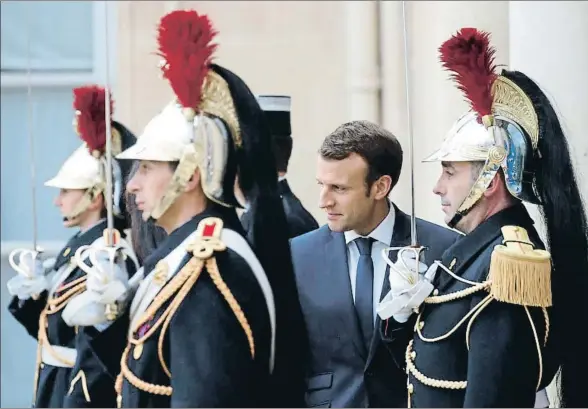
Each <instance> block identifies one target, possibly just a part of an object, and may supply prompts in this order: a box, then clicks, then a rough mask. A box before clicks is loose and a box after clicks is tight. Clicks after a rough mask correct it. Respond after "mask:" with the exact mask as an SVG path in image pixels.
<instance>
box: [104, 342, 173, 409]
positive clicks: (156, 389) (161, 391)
mask: <svg viewBox="0 0 588 409" xmlns="http://www.w3.org/2000/svg"><path fill="white" fill-rule="evenodd" d="M130 350H131V345H130V344H127V347H126V348H125V350H124V352H123V354H122V357H121V361H120V367H121V373H120V374H119V375H118V376H117V378H116V382H115V385H114V387H115V390H116V394H117V403H118V407H120V404H121V403H122V383H123V377H124V378H126V380H127V381H129V383H130V384H131V385H133V386H134V387H135V388H137V389H139V390H142V391H144V392H147V393H150V394H152V395H163V396H171V394H172V387H171V386H165V385H155V384H153V383H149V382H145V381H143V380H141V379H139V378H138V377H137V376H136V375H135V374H134V373H133V372H131V370H130V369H129V367H128V366H127V358H128V356H129V351H130Z"/></svg>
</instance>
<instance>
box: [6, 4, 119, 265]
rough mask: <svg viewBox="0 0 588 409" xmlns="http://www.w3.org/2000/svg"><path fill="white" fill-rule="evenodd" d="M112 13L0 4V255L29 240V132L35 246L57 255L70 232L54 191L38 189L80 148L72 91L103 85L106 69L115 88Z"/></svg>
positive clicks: (108, 7)
mask: <svg viewBox="0 0 588 409" xmlns="http://www.w3.org/2000/svg"><path fill="white" fill-rule="evenodd" d="M115 8H116V2H107V1H37V2H32V1H2V3H1V22H2V25H1V30H2V31H1V39H0V40H1V45H2V50H1V53H2V55H1V57H2V58H1V61H2V62H1V80H2V81H1V82H2V88H1V104H0V109H1V115H2V121H1V160H2V162H1V164H2V172H1V208H2V222H1V225H0V229H1V233H2V252H3V253H6V252H7V251H10V250H11V249H12V248H14V246H22V245H24V246H26V247H30V245H31V240H32V237H33V217H32V189H31V162H30V153H29V152H30V142H29V133H30V132H32V137H33V140H34V156H35V163H34V168H35V187H36V192H35V196H36V208H37V209H36V210H37V214H36V218H37V238H38V240H39V242H40V243H39V244H40V245H41V246H45V247H49V248H46V249H47V250H58V248H57V249H56V248H55V247H60V246H61V245H63V243H64V241H65V240H67V239H68V237H69V236H71V235H72V233H73V232H72V231H69V230H67V229H65V228H64V227H63V226H62V221H61V215H60V213H59V210H58V209H56V208H55V207H54V205H53V198H54V197H55V195H56V193H57V192H56V191H55V190H54V189H53V188H48V187H45V186H44V185H43V184H44V182H45V181H46V180H48V179H50V178H51V177H53V176H54V175H55V174H56V173H57V171H58V170H59V168H60V166H61V164H62V163H63V162H64V160H65V159H66V158H67V157H68V156H69V155H70V154H71V153H72V152H73V151H74V149H75V148H77V147H78V146H79V145H80V144H81V141H80V139H79V137H78V136H77V135H76V134H75V133H74V131H73V128H72V119H73V116H74V113H73V110H72V102H73V95H72V88H73V87H76V86H79V85H84V84H90V83H99V84H105V83H106V79H107V78H106V73H107V70H106V63H107V62H108V65H109V69H108V77H109V78H108V83H109V85H110V87H113V85H114V76H115V67H116V65H115V61H114V56H115V51H116V49H115V45H116V41H115V40H116V33H115V27H116V21H115V17H116V15H115ZM107 36H108V46H107V40H106V39H107ZM29 84H30V85H31V97H30V98H29V96H28V85H29ZM29 110H30V112H31V113H32V115H31V118H32V120H29Z"/></svg>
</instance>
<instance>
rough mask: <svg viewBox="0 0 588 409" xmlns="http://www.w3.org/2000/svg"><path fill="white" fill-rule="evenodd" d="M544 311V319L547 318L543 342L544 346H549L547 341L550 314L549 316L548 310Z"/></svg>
mask: <svg viewBox="0 0 588 409" xmlns="http://www.w3.org/2000/svg"><path fill="white" fill-rule="evenodd" d="M541 310H542V311H543V317H545V339H544V341H543V346H546V345H547V340H548V339H549V314H547V308H545V307H543V308H541Z"/></svg>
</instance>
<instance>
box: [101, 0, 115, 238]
mask: <svg viewBox="0 0 588 409" xmlns="http://www.w3.org/2000/svg"><path fill="white" fill-rule="evenodd" d="M103 3H104V14H105V15H104V37H105V39H104V40H105V48H106V55H105V56H104V61H105V64H106V69H105V74H104V82H105V84H104V91H105V98H104V101H105V102H104V103H105V109H104V116H105V122H106V169H105V176H106V189H105V192H104V200H105V202H106V203H105V205H106V215H107V219H106V220H107V229H108V239H107V242H108V243H107V245H108V246H114V214H113V212H114V205H113V198H112V185H113V183H112V123H111V117H112V113H111V112H110V88H109V85H110V81H109V69H110V61H109V58H108V54H109V44H108V39H109V38H108V37H109V34H108V23H109V22H108V2H107V1H104V2H103Z"/></svg>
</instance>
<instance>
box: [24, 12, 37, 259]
mask: <svg viewBox="0 0 588 409" xmlns="http://www.w3.org/2000/svg"><path fill="white" fill-rule="evenodd" d="M30 8H31V6H30V4H27V12H26V27H27V133H28V139H29V159H30V163H31V164H30V171H31V194H32V197H31V200H32V201H31V207H32V213H33V214H32V216H33V249H34V250H35V251H37V250H38V249H37V187H36V186H35V180H36V178H35V174H36V169H35V136H34V132H33V126H34V124H33V121H34V117H33V87H32V83H31V82H32V80H31V19H30Z"/></svg>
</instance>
